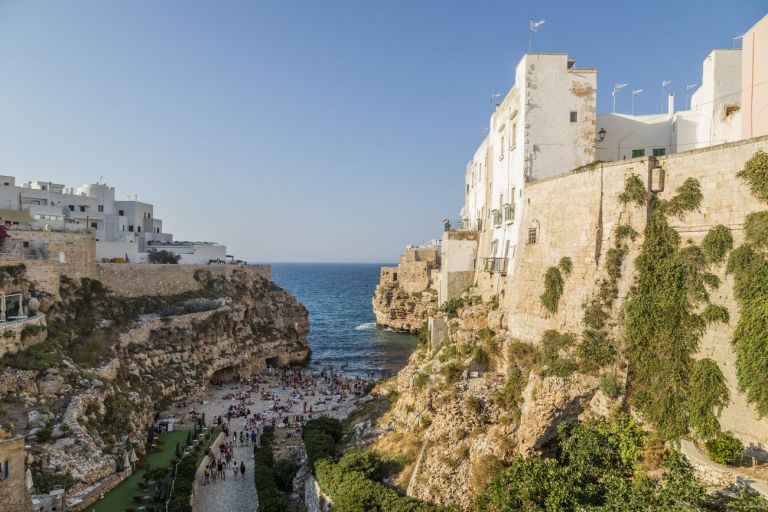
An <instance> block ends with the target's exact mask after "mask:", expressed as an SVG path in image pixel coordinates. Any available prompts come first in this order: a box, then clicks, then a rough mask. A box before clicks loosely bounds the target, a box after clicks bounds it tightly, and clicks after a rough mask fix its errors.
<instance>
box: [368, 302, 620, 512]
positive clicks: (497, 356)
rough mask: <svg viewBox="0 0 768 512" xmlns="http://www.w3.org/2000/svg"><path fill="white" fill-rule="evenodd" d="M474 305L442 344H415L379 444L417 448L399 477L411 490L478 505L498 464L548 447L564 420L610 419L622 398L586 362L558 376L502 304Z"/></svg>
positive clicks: (400, 451)
mask: <svg viewBox="0 0 768 512" xmlns="http://www.w3.org/2000/svg"><path fill="white" fill-rule="evenodd" d="M467 302H468V303H470V304H469V305H466V306H464V307H462V308H460V309H459V311H458V313H457V316H456V317H455V318H451V319H448V318H445V317H443V320H445V321H446V322H447V324H448V329H447V332H448V335H447V339H446V340H444V341H443V343H442V344H441V346H440V348H439V349H438V350H435V351H432V350H431V348H430V347H422V348H419V349H417V351H416V352H415V353H414V354H413V355H412V356H411V358H410V360H409V363H408V366H406V368H404V369H403V370H402V371H401V372H400V373H399V374H398V376H397V379H396V383H395V384H394V386H393V388H394V389H392V390H391V391H393V392H396V393H397V396H398V400H397V402H396V404H395V406H394V407H393V408H392V410H390V412H389V413H388V414H387V415H385V417H384V418H383V419H382V421H381V424H380V426H379V430H380V431H384V432H388V433H386V434H384V435H383V436H382V437H381V438H380V439H379V445H378V448H379V449H380V450H381V451H382V452H384V453H385V455H387V456H396V455H399V456H401V457H403V456H404V454H405V453H406V451H410V454H411V455H412V456H411V458H410V459H408V457H406V459H407V460H406V462H407V464H406V465H405V469H404V473H405V474H406V475H405V476H406V477H407V478H405V479H404V480H403V479H400V481H401V482H402V483H403V484H405V482H407V491H408V495H410V496H413V497H415V498H419V499H423V500H426V501H429V502H433V503H440V504H446V505H458V506H460V507H461V508H462V509H464V510H471V509H472V508H473V507H474V503H475V502H474V496H475V494H476V492H477V491H479V490H480V489H481V488H482V487H484V486H485V485H487V484H488V483H489V481H490V475H491V473H492V471H493V469H494V468H495V467H497V466H498V465H499V464H501V463H504V462H510V461H511V460H512V458H514V457H516V456H519V455H531V454H540V453H547V452H548V451H549V450H550V443H551V441H553V439H554V437H555V435H556V433H557V426H558V425H559V424H561V423H563V422H567V421H573V420H576V419H585V418H590V417H606V416H608V415H609V413H610V410H611V409H612V408H613V407H614V406H615V405H616V404H617V403H618V399H617V398H612V397H609V396H607V395H605V394H604V393H603V392H602V391H600V389H599V379H598V378H597V377H595V376H593V375H587V374H582V373H579V371H578V369H574V370H573V371H572V372H571V373H570V374H569V375H564V376H558V375H553V374H552V373H553V372H552V371H550V369H549V368H548V367H547V364H546V361H545V360H544V359H543V358H542V355H541V349H540V348H539V347H537V346H534V345H531V344H527V343H521V342H519V341H518V340H515V339H513V338H511V337H509V335H508V334H507V331H506V329H504V328H503V327H502V326H503V325H504V324H505V319H504V315H503V312H502V311H500V310H499V309H496V308H497V305H494V304H489V303H480V302H479V301H472V300H468V301H467ZM440 315H442V313H441V314H440ZM491 328H494V329H498V330H492V329H491ZM567 350H568V349H567V348H565V349H563V352H562V354H563V356H564V357H565V355H566V352H567ZM406 440H409V442H406ZM414 440H415V441H414ZM393 441H394V442H393ZM414 442H416V443H417V449H416V450H413V449H409V446H408V445H409V444H413V443H414ZM387 445H389V446H387ZM392 445H394V446H395V448H394V449H393V448H392V447H391V446H392ZM415 454H418V455H415ZM401 490H402V491H406V485H403V486H402V489H401Z"/></svg>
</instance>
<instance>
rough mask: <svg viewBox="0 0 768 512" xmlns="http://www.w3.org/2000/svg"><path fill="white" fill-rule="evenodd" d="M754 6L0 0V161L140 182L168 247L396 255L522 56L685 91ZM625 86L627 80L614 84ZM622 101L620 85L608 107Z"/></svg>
mask: <svg viewBox="0 0 768 512" xmlns="http://www.w3.org/2000/svg"><path fill="white" fill-rule="evenodd" d="M767 10H768V8H767V7H766V4H765V2H764V1H758V0H749V1H748V0H741V1H732V2H723V1H710V0H706V1H703V0H697V1H682V0H676V1H656V0H648V1H644V2H631V3H630V2H587V3H585V2H573V1H557V2H554V1H549V2H544V1H541V0H539V1H535V2H534V1H515V2H512V1H506V2H501V1H490V0H484V1H482V2H473V1H464V2H458V1H448V0H446V1H440V2H436V1H435V2H426V1H415V0H402V1H400V0H388V1H373V0H370V1H367V0H356V1H352V0H307V1H288V0H274V1H264V2H257V1H243V2H236V1H225V2H213V1H210V2H200V1H188V0H184V1H181V0H179V1H174V0H163V1H153V2H150V1H141V0H131V1H123V2H116V1H109V0H93V1H69V2H59V1H50V2H38V1H32V0H20V1H3V0H0V173H3V174H12V175H16V176H17V177H18V178H20V179H21V180H24V181H26V180H28V179H44V180H52V181H58V182H63V183H66V184H70V185H78V184H81V183H85V182H94V181H96V180H98V179H99V176H101V175H103V176H104V180H105V181H106V182H107V183H109V184H111V185H114V186H116V187H117V189H118V197H119V198H123V197H124V196H125V194H127V193H137V194H138V195H139V199H140V200H144V201H147V202H152V203H154V204H155V207H156V209H155V213H156V216H157V217H159V218H162V219H163V220H164V222H165V228H166V230H167V231H171V232H173V233H175V234H176V237H177V239H191V240H201V239H202V240H215V241H219V242H222V243H226V244H227V245H228V246H229V247H230V250H231V251H232V252H234V254H235V255H236V256H238V257H241V258H246V259H250V260H259V261H393V260H394V259H395V258H396V256H397V255H398V254H399V253H400V252H401V251H402V249H403V246H404V245H406V244H409V243H418V242H422V241H425V240H428V239H430V238H434V237H438V236H439V235H440V230H441V220H442V219H443V218H445V217H450V218H455V217H457V216H458V211H459V209H460V207H461V204H462V200H463V198H462V186H463V174H464V167H465V164H466V162H467V160H468V159H469V158H470V157H471V155H472V153H473V152H474V150H475V148H476V146H477V144H478V143H479V142H480V140H481V139H482V137H483V133H484V132H483V129H484V127H485V126H486V125H487V122H488V116H489V115H490V113H491V111H492V105H491V104H490V101H489V96H490V94H491V92H504V91H506V90H507V89H508V88H509V86H510V85H511V83H512V80H513V76H514V68H515V65H516V64H517V62H518V60H519V59H520V57H521V56H522V54H523V53H524V52H525V51H526V49H527V37H528V32H527V28H528V19H529V18H531V17H533V18H536V19H546V23H545V24H544V26H543V27H542V28H541V30H540V31H539V32H538V33H537V34H536V37H535V40H534V48H533V49H534V51H541V52H567V53H569V54H571V55H572V56H573V57H575V58H576V61H577V65H579V66H582V67H597V68H598V69H599V71H598V103H599V110H600V111H603V112H604V111H607V110H609V109H610V88H611V85H612V84H613V83H614V82H629V83H630V86H631V87H638V88H642V89H644V90H645V91H646V92H645V93H644V94H642V95H640V96H638V98H637V100H636V111H637V112H638V113H651V112H656V111H657V110H658V108H659V102H660V82H661V80H663V79H666V80H672V85H671V86H670V88H669V90H671V91H676V92H677V93H678V102H679V103H678V106H679V107H682V102H683V96H684V86H685V84H687V83H698V82H699V81H700V74H701V61H702V59H703V58H704V57H705V56H706V55H707V54H708V53H709V51H710V50H711V49H713V48H716V47H721V48H722V47H726V48H729V47H731V44H732V39H731V38H732V37H733V36H734V35H736V34H738V33H741V32H743V31H744V30H746V29H747V28H749V27H750V26H751V25H752V24H754V23H755V22H756V21H757V20H758V19H760V18H761V17H762V16H763V15H764V14H765V13H766V11H767ZM625 92H628V91H625ZM618 110H619V111H625V112H626V111H629V94H623V96H619V99H618Z"/></svg>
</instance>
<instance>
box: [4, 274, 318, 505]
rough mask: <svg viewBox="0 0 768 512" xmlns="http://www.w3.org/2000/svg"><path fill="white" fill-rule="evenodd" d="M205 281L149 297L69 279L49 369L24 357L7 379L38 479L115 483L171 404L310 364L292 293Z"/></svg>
mask: <svg viewBox="0 0 768 512" xmlns="http://www.w3.org/2000/svg"><path fill="white" fill-rule="evenodd" d="M195 278H196V279H198V280H199V282H200V291H199V292H194V293H185V294H182V295H176V296H169V297H153V298H151V299H150V298H145V297H138V298H125V297H119V296H116V295H115V294H113V293H110V292H109V291H108V290H105V289H103V288H102V287H101V285H100V284H99V283H98V282H96V281H91V280H87V279H84V280H82V281H74V280H69V279H67V278H62V282H61V287H60V293H59V295H60V296H61V300H60V301H57V302H53V303H51V304H49V305H48V306H47V308H46V309H47V316H48V319H49V336H48V338H49V339H48V340H47V341H45V342H44V343H43V344H42V345H40V346H38V347H34V349H35V350H39V351H43V350H45V351H46V352H49V353H50V359H49V358H47V357H46V358H45V361H39V360H37V361H35V362H34V364H32V363H30V361H29V360H28V359H26V358H24V357H19V356H23V354H20V355H19V356H16V358H15V359H11V360H9V361H7V363H6V367H5V369H4V370H3V373H2V376H0V383H2V384H0V395H2V397H3V398H7V397H8V396H12V398H13V401H14V402H15V403H17V404H18V405H17V408H18V409H19V410H20V413H19V414H24V415H25V416H26V418H25V419H26V420H27V422H28V425H29V428H30V430H27V431H26V435H27V437H28V439H29V440H30V441H31V442H32V443H31V444H32V452H31V455H30V461H31V462H32V463H33V471H35V472H37V473H45V474H49V475H54V478H59V479H61V480H67V481H68V483H69V486H68V494H69V493H74V492H77V490H78V489H80V488H83V487H85V486H87V485H89V484H93V483H94V482H97V481H99V480H101V479H103V478H104V477H106V476H109V475H112V474H114V472H115V471H116V469H117V466H118V464H119V463H120V461H121V456H122V453H123V450H124V449H125V448H124V447H125V446H126V444H130V445H131V446H133V447H134V449H135V450H136V452H137V453H141V452H142V451H143V446H144V439H145V433H146V428H147V425H148V424H149V423H150V422H151V420H152V417H153V416H154V414H155V413H156V411H157V408H158V407H159V404H160V403H161V402H164V403H168V401H169V400H173V401H176V400H178V401H181V400H184V399H186V398H187V397H190V396H194V395H195V394H197V393H200V392H202V391H203V389H204V387H205V385H206V384H207V383H208V382H209V381H210V380H211V379H213V378H218V377H220V376H221V377H223V376H227V375H231V374H235V373H238V372H243V373H244V372H249V371H251V370H254V369H259V368H264V367H266V366H267V365H268V364H271V365H286V364H290V363H293V362H300V361H303V360H305V359H306V358H307V357H308V355H309V351H310V350H309V345H308V342H307V338H306V336H307V332H308V331H309V322H308V315H307V310H306V309H305V308H304V306H303V305H301V304H300V303H299V302H298V301H297V300H296V299H295V298H294V297H293V296H292V295H290V294H289V293H288V292H286V291H285V290H283V289H281V288H279V287H278V286H276V285H275V284H274V283H272V282H271V281H270V280H268V279H265V278H263V277H261V276H259V275H254V274H253V273H247V272H234V273H232V274H231V275H230V276H226V277H225V276H221V275H218V276H212V275H210V274H207V273H205V272H204V271H203V272H199V273H198V274H196V276H195ZM93 353H97V354H98V353H101V357H98V356H97V359H96V360H93V357H92V354H93ZM88 363H94V364H88ZM14 364H16V365H18V366H20V367H23V366H28V368H26V369H24V368H14V367H13V365H14ZM43 366H44V367H43ZM19 418H21V416H19ZM16 423H17V425H18V426H23V424H24V423H23V422H22V421H21V419H19V420H17V422H16Z"/></svg>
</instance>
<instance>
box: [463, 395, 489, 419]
mask: <svg viewBox="0 0 768 512" xmlns="http://www.w3.org/2000/svg"><path fill="white" fill-rule="evenodd" d="M464 408H465V409H466V411H467V412H468V413H470V414H475V415H479V414H482V412H483V410H484V409H485V403H484V402H483V399H482V398H478V397H476V396H474V395H469V396H468V397H467V398H465V399H464Z"/></svg>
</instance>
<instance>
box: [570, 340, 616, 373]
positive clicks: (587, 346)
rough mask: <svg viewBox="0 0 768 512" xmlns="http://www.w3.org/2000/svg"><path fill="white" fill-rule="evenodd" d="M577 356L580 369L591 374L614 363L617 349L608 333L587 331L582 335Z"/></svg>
mask: <svg viewBox="0 0 768 512" xmlns="http://www.w3.org/2000/svg"><path fill="white" fill-rule="evenodd" d="M576 356H577V358H578V360H579V368H580V369H581V370H582V371H583V372H585V373H590V372H595V371H597V370H599V369H600V368H602V367H603V366H605V365H607V364H609V363H611V362H613V361H614V359H615V358H616V349H615V348H614V346H613V343H612V342H611V340H610V338H609V337H608V333H607V332H605V331H602V330H591V329H586V330H585V331H584V332H583V333H582V335H581V343H579V346H578V347H577V348H576Z"/></svg>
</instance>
